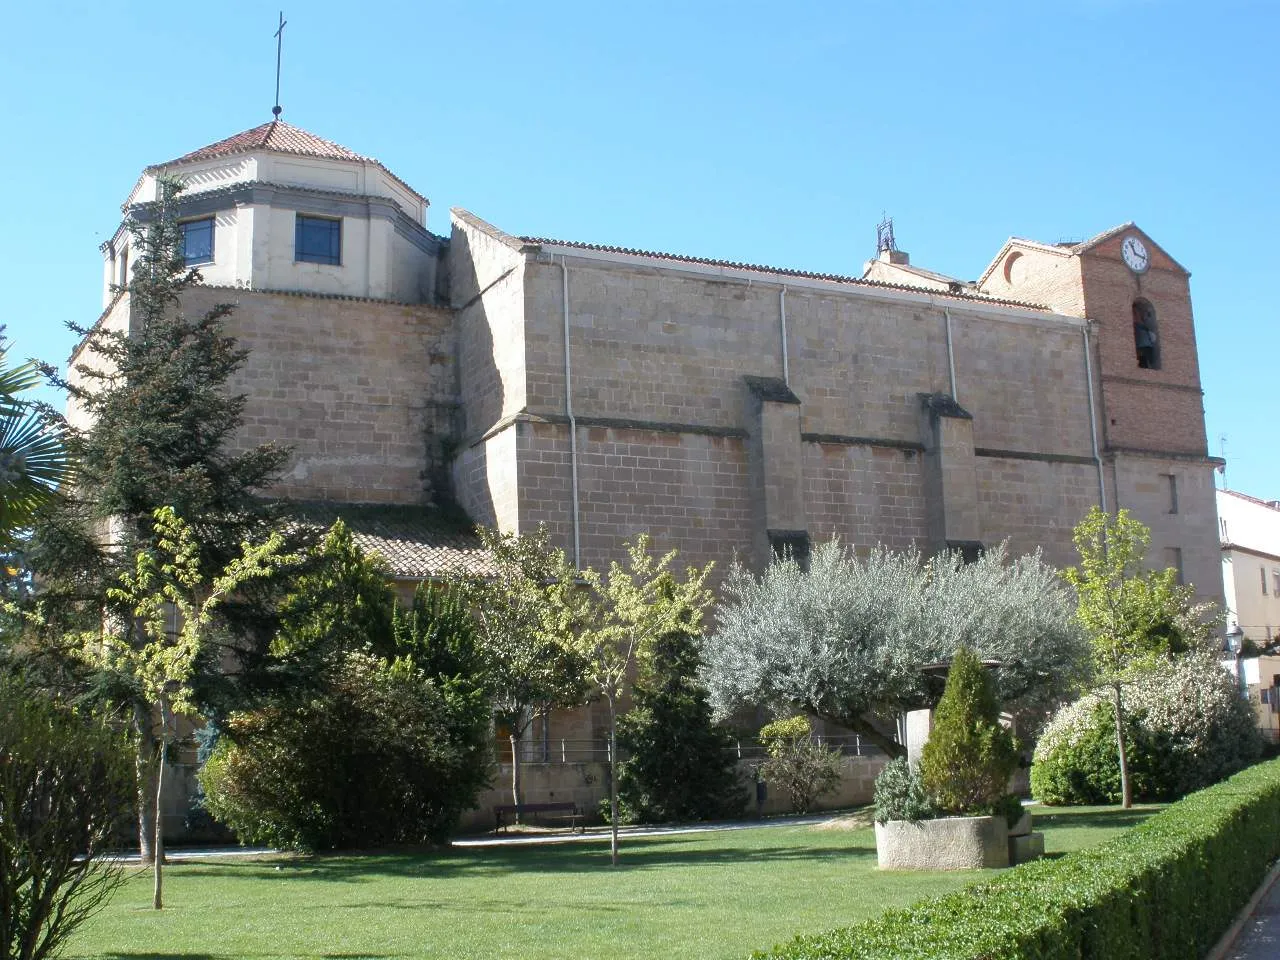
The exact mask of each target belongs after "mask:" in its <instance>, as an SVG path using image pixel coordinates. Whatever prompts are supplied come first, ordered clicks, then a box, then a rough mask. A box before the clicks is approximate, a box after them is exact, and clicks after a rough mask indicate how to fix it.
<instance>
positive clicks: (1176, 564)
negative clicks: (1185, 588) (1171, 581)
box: [1164, 547, 1187, 583]
mask: <svg viewBox="0 0 1280 960" xmlns="http://www.w3.org/2000/svg"><path fill="white" fill-rule="evenodd" d="M1164 558H1165V566H1166V567H1170V568H1171V569H1173V570H1176V571H1177V572H1178V583H1186V582H1187V581H1186V579H1185V578H1184V577H1183V575H1182V548H1181V547H1165V551H1164Z"/></svg>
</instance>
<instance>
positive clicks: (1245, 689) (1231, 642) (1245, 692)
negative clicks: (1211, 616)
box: [1227, 623, 1249, 699]
mask: <svg viewBox="0 0 1280 960" xmlns="http://www.w3.org/2000/svg"><path fill="white" fill-rule="evenodd" d="M1227 649H1228V650H1229V651H1231V653H1232V654H1233V655H1234V656H1235V658H1236V684H1237V686H1239V687H1240V695H1241V696H1242V697H1244V698H1246V699H1248V696H1249V686H1248V684H1246V683H1245V681H1244V673H1243V672H1241V668H1240V658H1241V655H1242V654H1243V652H1244V630H1243V629H1242V628H1241V627H1240V624H1238V623H1235V624H1232V625H1231V627H1230V629H1228V630H1227Z"/></svg>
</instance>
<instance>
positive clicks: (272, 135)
mask: <svg viewBox="0 0 1280 960" xmlns="http://www.w3.org/2000/svg"><path fill="white" fill-rule="evenodd" d="M251 150H274V151H276V152H277V153H293V154H297V155H298V156H302V157H319V158H321V159H323V160H355V161H361V162H367V163H377V161H376V160H373V159H372V158H370V157H362V156H360V154H358V153H356V152H355V151H353V150H348V149H347V148H346V147H344V146H342V144H340V143H334V142H333V141H332V140H326V139H324V137H317V136H316V135H315V134H314V133H310V132H309V131H306V130H303V129H302V128H301V127H295V126H294V125H293V124H291V123H285V122H284V121H283V120H272V121H271V122H270V123H264V124H262V126H259V127H254V128H253V129H252V130H245V131H244V132H243V133H237V134H236V135H235V136H234V137H227V138H226V139H225V140H219V141H218V142H217V143H211V144H209V145H208V146H207V147H201V148H200V149H199V150H192V151H191V152H190V153H186V154H183V155H182V156H180V157H178V159H176V160H170V161H169V163H164V164H160V166H165V167H167V166H169V165H170V164H175V163H194V162H196V161H198V160H213V159H216V158H217V157H229V156H232V155H233V154H237V153H248V152H250V151H251Z"/></svg>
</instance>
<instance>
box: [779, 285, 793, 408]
mask: <svg viewBox="0 0 1280 960" xmlns="http://www.w3.org/2000/svg"><path fill="white" fill-rule="evenodd" d="M778 316H779V317H780V318H781V321H782V382H783V383H785V384H786V385H787V386H788V387H789V386H791V366H790V364H789V363H788V358H787V285H786V284H785V283H784V284H783V285H782V289H781V290H779V291H778Z"/></svg>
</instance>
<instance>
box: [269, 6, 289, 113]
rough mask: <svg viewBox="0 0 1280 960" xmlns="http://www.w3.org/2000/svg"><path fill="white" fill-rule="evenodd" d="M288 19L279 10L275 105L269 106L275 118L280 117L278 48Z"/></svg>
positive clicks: (282, 39) (279, 48) (281, 43)
mask: <svg viewBox="0 0 1280 960" xmlns="http://www.w3.org/2000/svg"><path fill="white" fill-rule="evenodd" d="M287 22H288V21H287V20H285V18H284V11H283V10H281V11H280V29H278V30H277V31H276V33H275V37H276V105H275V106H274V107H272V108H271V112H272V113H273V114H274V115H275V116H276V118H277V119H279V117H280V112H281V111H280V50H281V48H282V47H283V46H284V27H285V24H286V23H287Z"/></svg>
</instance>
